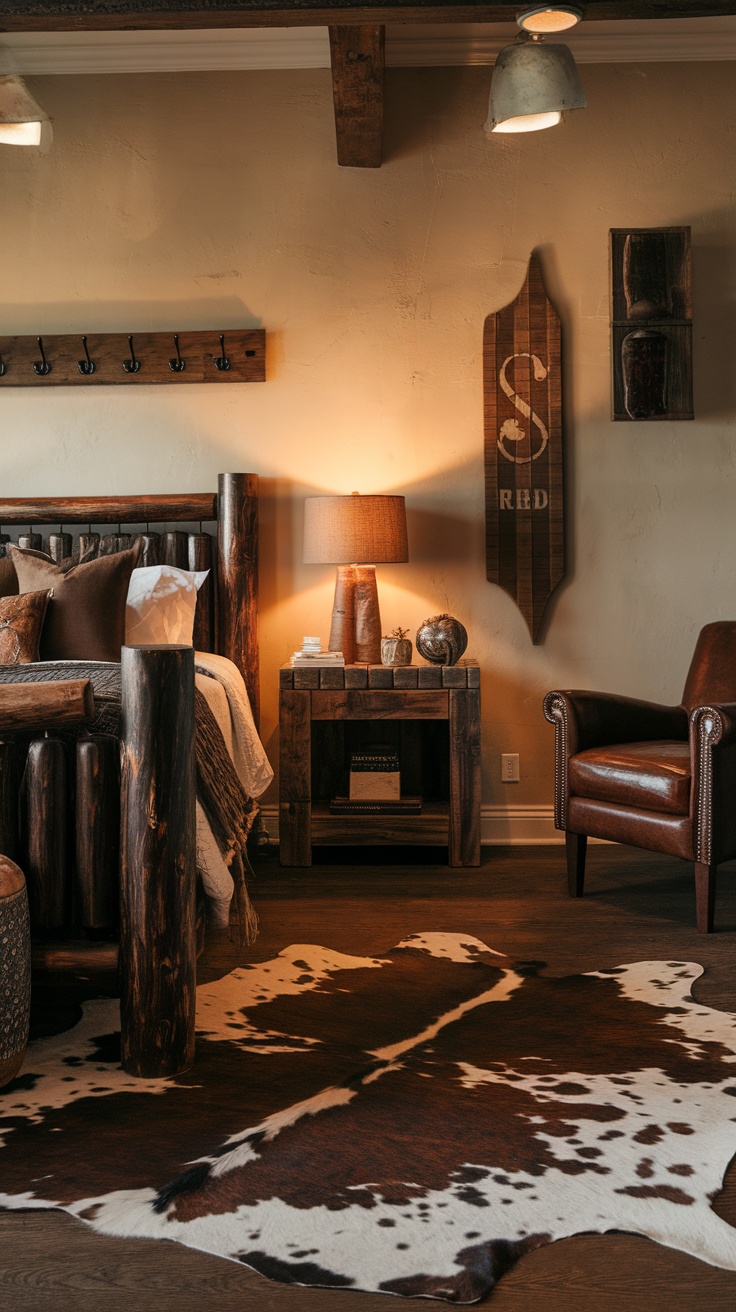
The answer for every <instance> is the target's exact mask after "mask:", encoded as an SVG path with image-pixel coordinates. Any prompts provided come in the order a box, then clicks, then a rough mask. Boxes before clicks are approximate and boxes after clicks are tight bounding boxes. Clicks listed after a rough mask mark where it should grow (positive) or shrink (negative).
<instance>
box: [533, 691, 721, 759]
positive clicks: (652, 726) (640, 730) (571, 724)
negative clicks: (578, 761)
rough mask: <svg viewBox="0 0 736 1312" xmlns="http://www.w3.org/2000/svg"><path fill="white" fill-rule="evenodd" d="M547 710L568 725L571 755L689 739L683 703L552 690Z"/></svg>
mask: <svg viewBox="0 0 736 1312" xmlns="http://www.w3.org/2000/svg"><path fill="white" fill-rule="evenodd" d="M734 711H735V712H736V707H734ZM544 714H545V718H546V719H547V720H549V722H550V724H556V725H558V726H560V727H562V725H564V727H565V731H566V732H565V737H566V755H567V756H568V757H570V756H574V755H575V754H576V753H577V752H584V751H586V750H587V748H589V747H610V746H611V745H612V744H613V743H632V742H637V743H641V742H656V741H657V740H658V739H661V738H669V739H675V740H676V741H678V742H687V740H688V716H687V711H686V710H685V709H684V708H683V707H682V706H661V705H660V704H659V703H658V702H644V701H639V700H638V699H637V698H635V697H618V696H616V695H615V694H613V693H606V692H587V691H573V692H549V693H547V696H546V697H545V699H544Z"/></svg>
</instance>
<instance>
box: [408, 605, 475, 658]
mask: <svg viewBox="0 0 736 1312" xmlns="http://www.w3.org/2000/svg"><path fill="white" fill-rule="evenodd" d="M416 641H417V651H418V652H419V654H420V656H423V657H424V659H425V661H431V663H432V664H433V665H457V663H458V661H459V660H460V657H461V656H462V654H463V652H464V651H465V648H466V647H467V645H468V632H467V629H466V628H465V625H464V624H461V623H460V621H459V620H456V619H455V618H454V617H453V616H452V615H433V616H432V618H431V619H428V620H425V621H424V623H423V624H422V626H421V628H419V629H417V639H416Z"/></svg>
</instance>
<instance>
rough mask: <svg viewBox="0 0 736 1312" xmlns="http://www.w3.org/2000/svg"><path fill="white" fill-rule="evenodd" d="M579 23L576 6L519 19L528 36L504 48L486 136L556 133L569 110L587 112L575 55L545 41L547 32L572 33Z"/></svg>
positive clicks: (528, 12) (539, 11)
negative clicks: (548, 130)
mask: <svg viewBox="0 0 736 1312" xmlns="http://www.w3.org/2000/svg"><path fill="white" fill-rule="evenodd" d="M579 17H580V10H579V9H577V8H575V7H574V6H573V5H555V6H554V8H552V7H550V6H545V7H540V6H537V7H536V8H535V9H533V10H525V11H524V13H522V14H520V15H519V17H518V18H517V20H516V21H517V23H518V24H519V26H520V27H521V28H522V34H520V37H519V38H518V40H517V41H516V42H515V43H514V45H510V46H504V48H503V50H501V51H500V53H499V56H498V58H497V60H496V63H495V66H494V69H493V75H492V78H491V95H490V99H489V103H488V118H487V120H486V123H485V130H486V132H536V131H539V130H540V129H541V128H551V127H554V126H555V125H556V124H557V123H559V122H560V120H561V118H562V115H563V113H565V112H566V111H567V110H569V109H585V107H586V106H587V103H588V102H587V100H586V98H585V92H584V91H583V88H582V86H581V83H580V78H579V76H578V70H577V68H576V67H575V60H574V59H573V57H572V53H571V51H570V50H569V49H568V47H567V46H565V45H559V44H556V43H555V44H551V45H547V44H546V43H545V42H544V41H543V40H542V37H541V32H543V31H550V30H552V31H561V30H564V28H563V23H566V26H567V27H572V26H573V24H574V23H576V22H577V21H578V19H579ZM553 24H556V26H555V25H553Z"/></svg>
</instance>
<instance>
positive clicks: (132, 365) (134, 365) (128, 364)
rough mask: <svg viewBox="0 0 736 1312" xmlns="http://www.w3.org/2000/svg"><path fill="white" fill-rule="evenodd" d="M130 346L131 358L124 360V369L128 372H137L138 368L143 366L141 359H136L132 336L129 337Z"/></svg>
mask: <svg viewBox="0 0 736 1312" xmlns="http://www.w3.org/2000/svg"><path fill="white" fill-rule="evenodd" d="M128 346H129V347H130V359H129V360H123V369H124V370H125V372H126V374H137V373H138V370H139V369H140V367H141V362H140V360H136V358H135V351H134V350H133V338H132V337H129V338H128Z"/></svg>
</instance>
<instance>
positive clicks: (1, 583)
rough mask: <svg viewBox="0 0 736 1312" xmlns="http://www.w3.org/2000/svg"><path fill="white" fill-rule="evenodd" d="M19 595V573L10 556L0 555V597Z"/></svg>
mask: <svg viewBox="0 0 736 1312" xmlns="http://www.w3.org/2000/svg"><path fill="white" fill-rule="evenodd" d="M17 596H18V575H17V574H16V572H15V565H14V564H13V562H12V560H11V559H10V556H0V597H17Z"/></svg>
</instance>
